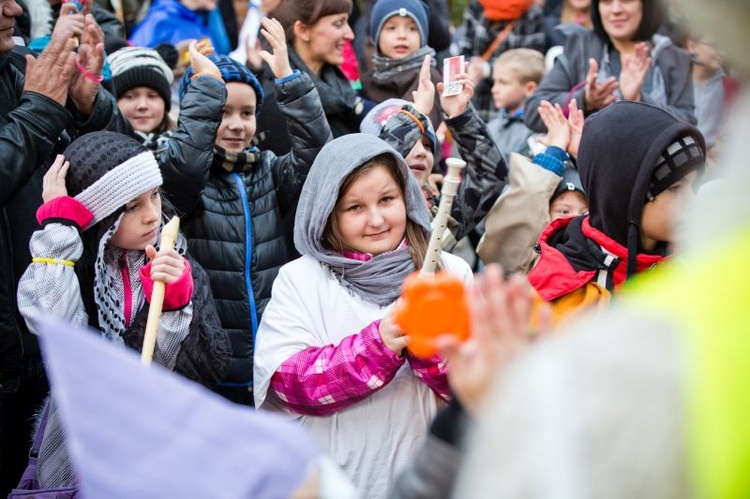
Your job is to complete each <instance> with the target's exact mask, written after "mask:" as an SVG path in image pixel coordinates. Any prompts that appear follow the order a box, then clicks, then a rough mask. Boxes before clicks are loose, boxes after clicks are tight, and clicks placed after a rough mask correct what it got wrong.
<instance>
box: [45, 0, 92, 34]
mask: <svg viewBox="0 0 750 499" xmlns="http://www.w3.org/2000/svg"><path fill="white" fill-rule="evenodd" d="M83 27H84V16H83V13H81V12H78V7H76V5H75V4H73V3H64V4H63V5H62V6H61V7H60V17H58V18H57V21H56V22H55V28H54V29H53V30H52V36H53V37H54V36H62V37H63V38H70V37H72V36H75V37H80V36H81V34H82V33H83Z"/></svg>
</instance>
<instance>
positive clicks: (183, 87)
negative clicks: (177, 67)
mask: <svg viewBox="0 0 750 499" xmlns="http://www.w3.org/2000/svg"><path fill="white" fill-rule="evenodd" d="M208 58H209V59H211V61H212V62H213V63H214V64H216V67H217V68H219V72H220V73H221V79H222V80H224V82H225V83H229V82H232V81H238V82H240V83H246V84H248V85H250V86H251V87H252V88H253V90H255V96H256V98H257V100H258V102H257V104H256V106H255V108H256V114H257V113H258V111H257V110H259V109H260V107H261V106H262V105H263V87H261V86H260V83H259V82H258V79H257V78H256V77H255V75H254V74H253V72H252V71H250V70H249V69H247V67H246V66H245V65H244V64H241V63H239V62H237V61H235V60H234V59H232V58H231V57H229V56H226V55H221V54H211V55H209V56H208ZM194 74H195V70H194V69H193V66H189V67H188V69H187V71H185V75H184V76H183V77H182V81H181V82H180V91H179V96H180V102H182V99H183V97H185V94H186V93H187V91H188V86H190V79H191V78H192V77H193V75H194Z"/></svg>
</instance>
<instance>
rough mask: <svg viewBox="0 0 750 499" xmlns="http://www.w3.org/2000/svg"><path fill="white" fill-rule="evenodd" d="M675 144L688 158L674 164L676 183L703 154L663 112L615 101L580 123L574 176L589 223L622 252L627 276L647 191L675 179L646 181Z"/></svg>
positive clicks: (689, 130)
mask: <svg viewBox="0 0 750 499" xmlns="http://www.w3.org/2000/svg"><path fill="white" fill-rule="evenodd" d="M688 137H689V139H688ZM675 142H678V143H681V144H686V148H687V150H688V151H689V154H690V158H689V160H687V161H685V162H684V163H683V162H680V164H681V167H679V168H677V169H676V171H677V173H678V174H679V175H680V177H679V178H681V176H684V175H686V174H688V173H690V172H691V171H694V170H698V169H700V168H701V165H702V161H700V160H699V158H703V157H705V151H706V145H705V141H704V139H703V135H702V134H701V133H700V131H698V129H697V128H695V127H694V126H692V125H690V124H688V123H685V122H684V121H680V120H678V119H677V118H675V117H674V116H672V115H671V114H670V113H668V112H667V111H665V110H664V109H661V108H658V107H656V106H652V105H649V104H644V103H640V102H629V101H619V102H615V103H614V104H611V105H609V106H607V107H606V108H604V109H602V110H601V111H598V112H596V113H594V114H592V115H591V116H589V117H588V118H587V119H586V122H585V123H584V126H583V135H582V136H581V144H580V146H579V148H578V151H579V152H578V171H579V172H580V174H581V181H582V184H583V187H584V189H585V190H586V194H587V196H588V199H589V221H590V223H591V225H592V226H593V227H594V228H596V229H598V230H600V231H602V232H603V233H604V234H606V235H607V236H608V237H610V238H612V239H613V240H615V241H617V242H618V243H619V244H621V245H622V246H625V247H627V248H628V275H629V276H630V275H632V274H633V273H635V268H636V255H637V254H638V250H639V246H640V224H641V217H642V215H643V207H644V205H645V204H646V203H647V202H648V200H649V189H650V188H655V187H658V188H662V186H663V187H664V188H666V187H668V186H669V185H670V184H671V183H674V182H675V181H676V180H678V179H679V178H678V177H676V176H675V175H673V174H671V173H669V174H667V176H660V177H659V178H658V179H657V183H653V182H652V179H653V178H655V175H656V174H655V171H656V170H657V167H658V166H659V165H661V164H662V161H663V159H664V153H666V154H667V155H669V156H671V155H672V154H671V153H669V150H670V147H671V146H672V145H673V144H674V143H675ZM693 146H695V148H694V147H693ZM696 148H697V149H696ZM673 152H675V151H674V150H673ZM675 154H677V155H678V154H679V151H676V152H675ZM677 173H676V174H677ZM663 182H669V183H667V184H663ZM654 192H656V191H654ZM658 192H661V191H658ZM658 192H657V194H658ZM652 194H653V193H652ZM652 197H653V196H652Z"/></svg>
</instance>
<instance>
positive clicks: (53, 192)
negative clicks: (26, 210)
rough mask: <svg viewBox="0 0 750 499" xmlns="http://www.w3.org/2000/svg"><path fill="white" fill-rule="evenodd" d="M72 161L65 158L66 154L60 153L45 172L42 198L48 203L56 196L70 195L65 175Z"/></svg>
mask: <svg viewBox="0 0 750 499" xmlns="http://www.w3.org/2000/svg"><path fill="white" fill-rule="evenodd" d="M69 166H70V163H68V162H67V161H66V160H65V156H63V155H62V154H58V155H57V157H56V158H55V161H54V162H53V163H52V166H50V167H49V170H47V173H45V174H44V180H43V181H42V199H43V200H44V202H45V203H46V202H47V201H51V200H53V199H55V198H59V197H61V196H67V195H68V188H67V187H66V186H65V176H66V175H67V174H68V167H69Z"/></svg>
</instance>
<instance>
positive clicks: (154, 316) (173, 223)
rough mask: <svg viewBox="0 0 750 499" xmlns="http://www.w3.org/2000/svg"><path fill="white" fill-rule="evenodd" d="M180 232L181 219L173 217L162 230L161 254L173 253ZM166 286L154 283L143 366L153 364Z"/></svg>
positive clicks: (143, 350) (142, 357)
mask: <svg viewBox="0 0 750 499" xmlns="http://www.w3.org/2000/svg"><path fill="white" fill-rule="evenodd" d="M179 231H180V219H179V217H172V220H170V221H169V223H167V224H166V225H165V226H164V228H162V230H161V240H160V243H159V252H160V253H163V252H165V251H171V250H172V249H173V248H174V243H175V241H177V234H178V233H179ZM165 287H166V284H165V283H164V282H162V281H155V282H154V290H153V292H152V293H151V304H150V306H149V309H148V320H147V321H146V334H145V336H144V338H143V349H142V350H141V364H146V365H149V364H151V359H152V358H153V356H154V346H155V345H156V330H157V328H158V327H159V321H160V320H161V309H162V306H163V305H164V291H165Z"/></svg>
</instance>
